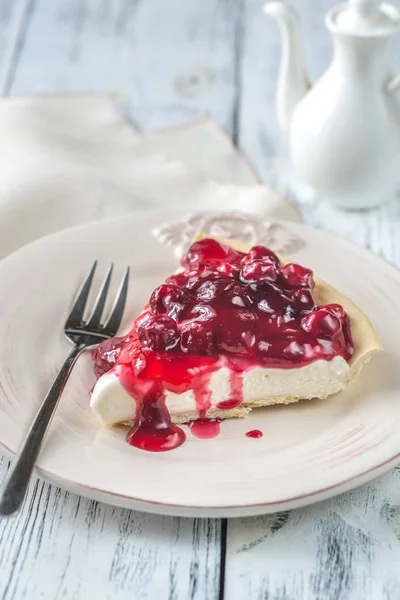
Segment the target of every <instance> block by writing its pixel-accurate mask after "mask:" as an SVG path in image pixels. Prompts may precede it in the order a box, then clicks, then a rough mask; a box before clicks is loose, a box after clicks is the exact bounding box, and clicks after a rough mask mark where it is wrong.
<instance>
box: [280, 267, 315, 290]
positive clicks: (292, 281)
mask: <svg viewBox="0 0 400 600" xmlns="http://www.w3.org/2000/svg"><path fill="white" fill-rule="evenodd" d="M280 273H281V275H282V277H283V279H284V281H285V282H286V283H287V285H289V286H290V287H305V288H313V287H314V280H313V273H312V271H310V269H306V268H305V267H302V266H301V265H295V264H293V263H289V264H287V265H284V266H283V267H281V269H280Z"/></svg>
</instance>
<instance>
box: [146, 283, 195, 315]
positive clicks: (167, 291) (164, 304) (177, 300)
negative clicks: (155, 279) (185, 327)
mask: <svg viewBox="0 0 400 600" xmlns="http://www.w3.org/2000/svg"><path fill="white" fill-rule="evenodd" d="M188 299H189V295H188V293H187V292H186V291H185V290H183V289H182V288H180V287H178V286H176V285H171V284H165V283H164V284H163V285H160V286H159V287H158V288H156V289H155V290H154V292H153V293H152V295H151V296H150V308H151V310H152V311H153V312H154V313H156V314H157V313H158V314H162V313H165V312H167V311H168V312H169V311H170V310H171V309H172V310H174V309H175V311H176V309H178V310H179V309H180V308H181V307H182V306H183V305H184V304H185V303H186V302H187V301H188Z"/></svg>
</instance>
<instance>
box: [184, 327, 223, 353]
mask: <svg viewBox="0 0 400 600" xmlns="http://www.w3.org/2000/svg"><path fill="white" fill-rule="evenodd" d="M181 349H182V352H186V353H190V354H196V355H198V356H201V355H202V354H213V353H214V352H215V340H214V333H213V330H212V328H211V327H210V326H208V325H207V323H200V322H193V321H192V322H189V323H187V324H185V325H183V326H182V330H181Z"/></svg>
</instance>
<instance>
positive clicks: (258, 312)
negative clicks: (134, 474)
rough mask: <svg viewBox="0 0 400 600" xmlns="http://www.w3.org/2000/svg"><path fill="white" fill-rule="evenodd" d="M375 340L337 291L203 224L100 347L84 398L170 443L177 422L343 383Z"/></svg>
mask: <svg viewBox="0 0 400 600" xmlns="http://www.w3.org/2000/svg"><path fill="white" fill-rule="evenodd" d="M381 349H382V346H381V343H380V341H379V339H378V337H377V335H376V333H375V331H374V329H373V327H372V325H371V323H370V322H369V320H368V318H367V317H366V316H365V315H364V314H363V313H362V312H361V311H360V310H359V309H358V308H357V306H355V304H353V303H352V302H351V301H350V300H348V299H347V298H346V297H344V296H343V295H342V294H341V293H340V292H338V291H337V290H336V289H334V288H333V287H332V286H330V285H328V284H327V283H325V282H324V281H322V280H319V279H317V278H314V277H313V273H312V272H311V271H310V270H309V269H307V268H305V267H303V266H301V265H298V264H294V263H291V262H288V261H286V260H283V259H281V258H278V257H277V256H276V255H275V254H274V253H273V252H272V251H271V250H269V249H268V248H265V247H262V246H255V247H253V248H248V247H247V246H245V245H243V244H242V243H240V242H233V241H231V240H224V239H219V240H217V239H211V238H209V237H207V236H205V235H204V234H199V235H198V236H197V237H196V239H195V241H194V243H193V244H192V246H191V248H190V249H189V251H188V253H187V255H186V256H185V257H184V258H183V259H182V261H181V267H180V269H179V270H178V272H177V273H175V274H174V275H172V276H170V277H168V278H167V279H166V281H165V282H164V283H163V284H162V285H161V286H160V287H158V288H157V289H156V290H154V292H153V294H152V295H151V297H150V300H149V304H148V305H147V306H146V307H145V309H144V311H143V312H142V314H141V315H139V317H138V318H137V319H136V321H135V322H134V325H133V328H132V330H131V332H130V333H129V334H128V335H127V336H125V337H123V338H116V339H114V340H107V341H106V342H104V343H103V344H101V345H100V346H99V348H98V349H97V352H96V355H95V371H96V374H97V376H98V381H97V383H96V385H95V387H94V390H93V393H92V397H91V407H92V409H93V411H94V412H95V413H96V414H97V415H98V416H99V417H100V419H101V421H102V422H103V423H104V424H106V425H113V424H118V423H124V424H129V425H131V426H132V430H131V431H130V433H129V434H128V441H129V442H130V443H132V445H135V446H138V447H140V448H143V449H148V450H168V449H171V448H173V447H176V446H177V445H180V443H182V441H183V440H184V433H183V431H182V430H181V429H180V428H179V427H177V426H176V424H180V423H187V422H189V421H193V420H197V419H216V418H223V419H226V418H230V417H245V416H246V415H247V414H248V413H249V411H250V410H251V409H252V408H255V407H261V406H270V405H272V404H289V403H291V402H297V401H298V400H303V399H311V398H327V397H328V396H330V395H332V394H335V393H337V392H339V391H341V390H342V389H343V388H344V387H345V386H346V385H348V384H349V383H350V382H351V380H352V379H353V378H354V377H355V376H356V375H357V374H358V372H359V371H360V369H361V367H362V366H363V365H364V364H365V363H366V362H368V360H369V359H370V358H371V357H372V356H373V355H374V354H375V353H376V352H378V351H380V350H381Z"/></svg>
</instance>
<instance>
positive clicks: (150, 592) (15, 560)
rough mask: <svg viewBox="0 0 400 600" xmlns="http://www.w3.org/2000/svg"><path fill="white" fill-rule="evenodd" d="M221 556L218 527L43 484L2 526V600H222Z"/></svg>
mask: <svg viewBox="0 0 400 600" xmlns="http://www.w3.org/2000/svg"><path fill="white" fill-rule="evenodd" d="M7 464H8V461H6V460H5V459H3V461H2V463H1V464H0V479H2V478H3V476H4V474H5V471H6V466H7ZM219 556H220V523H219V521H217V520H208V519H178V518H171V517H161V516H153V515H146V514H143V513H137V512H134V511H129V510H123V509H119V508H114V507H112V506H107V505H105V504H101V503H98V502H94V501H92V500H86V499H85V498H81V497H79V496H76V495H74V494H70V493H68V492H64V491H62V490H60V489H58V488H55V487H54V486H51V485H49V484H47V483H45V482H44V481H41V480H39V479H36V478H35V479H34V481H33V482H32V485H31V486H30V489H29V493H28V496H27V498H26V501H25V504H24V507H23V510H22V512H21V513H20V514H19V515H18V516H17V517H15V518H13V519H9V520H7V519H2V520H1V521H0V598H1V599H2V600H15V599H18V600H23V599H27V600H39V599H43V598H46V599H47V598H51V599H52V600H58V599H61V598H68V599H72V598H73V599H82V600H86V599H88V598H98V599H99V600H100V599H101V600H108V599H110V600H111V599H112V600H114V599H115V598H118V599H121V600H125V599H126V600H142V599H143V598H149V599H150V598H151V599H152V598H163V599H164V598H165V599H170V600H188V599H193V600H203V599H207V600H214V599H216V598H217V597H218V589H219V576H220V575H219Z"/></svg>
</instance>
